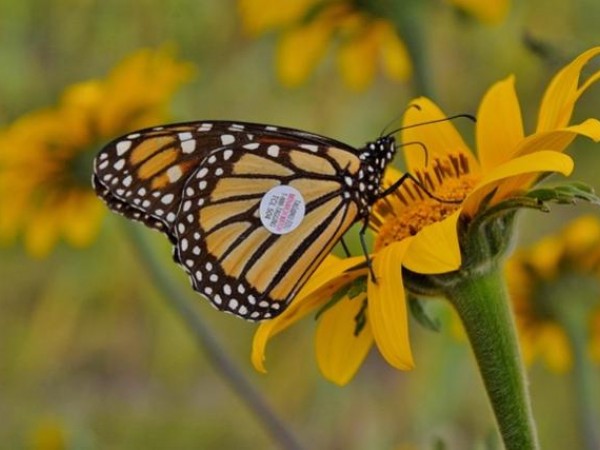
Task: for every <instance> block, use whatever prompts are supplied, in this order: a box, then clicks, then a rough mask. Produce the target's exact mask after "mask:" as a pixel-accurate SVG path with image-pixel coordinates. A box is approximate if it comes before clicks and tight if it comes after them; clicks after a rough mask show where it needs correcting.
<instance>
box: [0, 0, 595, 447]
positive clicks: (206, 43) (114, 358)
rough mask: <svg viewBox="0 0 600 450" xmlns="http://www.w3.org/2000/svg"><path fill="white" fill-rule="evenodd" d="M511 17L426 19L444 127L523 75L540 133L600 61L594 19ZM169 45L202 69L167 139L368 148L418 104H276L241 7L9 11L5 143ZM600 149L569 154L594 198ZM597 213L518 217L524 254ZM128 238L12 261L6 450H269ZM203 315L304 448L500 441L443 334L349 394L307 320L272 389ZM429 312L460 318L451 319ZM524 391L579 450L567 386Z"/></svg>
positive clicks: (433, 9) (240, 346)
mask: <svg viewBox="0 0 600 450" xmlns="http://www.w3.org/2000/svg"><path fill="white" fill-rule="evenodd" d="M273 3H274V4H276V3H277V2H273ZM515 3H517V4H514V5H513V6H512V8H511V11H510V13H509V16H508V17H507V19H506V20H505V21H504V22H503V23H501V24H499V25H495V26H486V25H482V24H480V23H478V22H476V21H473V20H470V19H469V18H467V17H465V16H464V15H461V14H459V13H457V12H456V11H455V10H454V9H453V8H452V7H450V6H449V5H448V4H447V3H445V2H442V1H434V0H432V1H430V2H428V3H427V7H426V14H425V17H426V19H427V23H426V25H425V26H424V27H423V31H424V35H425V37H426V39H427V42H426V44H425V47H426V49H427V52H428V60H429V64H430V70H431V78H432V80H433V84H434V87H435V91H436V92H435V94H436V97H435V99H434V100H435V101H436V102H437V103H438V104H440V105H441V106H442V107H443V108H444V109H445V111H446V112H447V113H448V114H453V113H460V112H470V113H474V112H475V111H476V108H477V105H478V103H479V101H480V98H481V96H482V94H483V93H484V92H485V90H486V89H487V88H488V87H489V86H490V85H491V83H493V82H495V81H497V80H499V79H501V78H504V77H505V76H507V75H508V74H510V73H514V74H516V76H517V90H518V92H519V95H520V98H521V100H522V107H523V110H524V116H525V117H526V118H528V121H529V122H528V125H530V126H531V125H532V124H533V118H534V117H535V114H536V111H537V107H538V104H539V103H538V102H539V99H540V96H541V94H542V92H543V89H544V88H545V86H546V84H547V82H548V80H549V79H550V77H551V76H552V74H554V73H555V72H556V70H557V69H558V68H559V67H561V66H562V65H563V64H564V63H566V62H567V61H569V60H570V59H572V57H574V56H576V55H577V54H579V53H580V52H581V51H583V50H585V49H587V48H589V47H591V46H594V45H597V44H599V43H600V32H599V31H598V23H600V3H599V2H597V1H594V0H579V1H573V2H565V1H558V0H531V1H521V2H515ZM525 36H529V37H533V38H534V39H535V40H536V41H538V42H541V43H544V45H547V46H548V48H550V49H551V51H550V54H549V57H547V58H544V57H540V56H539V55H536V54H534V53H533V52H532V51H531V50H530V49H529V48H528V47H527V46H526V45H525V44H524V41H525ZM164 43H171V44H174V45H175V46H176V48H178V50H179V57H180V58H181V59H183V60H187V61H192V62H193V63H195V64H196V65H197V66H198V68H199V75H198V76H197V77H196V78H195V80H194V81H193V82H191V83H188V84H186V85H184V86H183V88H182V89H181V91H180V92H179V93H178V94H177V96H176V97H175V100H174V103H173V108H172V110H173V119H174V120H181V121H183V120H195V119H208V118H210V119H231V120H245V121H252V122H265V123H274V124H281V125H286V126H291V127H297V128H302V129H306V130H310V131H314V132H317V133H321V134H324V135H327V136H331V137H335V138H337V139H340V140H343V141H345V142H348V143H351V144H355V145H357V146H358V145H361V144H362V143H364V142H365V141H367V140H369V139H372V138H373V137H375V136H376V135H378V134H379V133H380V131H381V130H382V128H383V127H384V126H385V125H386V124H387V123H388V122H390V120H392V119H394V118H395V117H398V116H399V115H400V114H401V113H402V111H403V110H404V108H405V106H406V104H407V102H408V101H409V100H410V98H411V97H412V95H413V94H412V93H411V90H410V88H409V85H408V84H397V83H394V82H391V81H388V80H385V79H383V78H382V77H380V78H378V79H376V81H375V83H374V84H373V85H372V86H370V87H369V88H368V89H367V90H366V91H364V92H360V93H356V92H352V91H349V90H348V89H347V88H345V87H344V85H343V84H342V82H341V80H340V77H339V75H338V74H337V72H336V70H335V67H334V62H333V60H332V58H328V59H326V61H325V62H324V63H323V64H321V65H320V66H319V67H318V69H317V71H316V73H314V74H313V76H312V77H311V79H310V80H309V82H307V83H306V84H305V85H304V86H302V87H300V88H297V89H287V88H284V87H282V86H281V85H280V84H279V83H278V81H277V78H276V76H275V70H274V52H275V47H276V39H275V37H274V36H267V37H263V38H260V39H251V38H249V37H247V36H245V35H244V33H243V32H242V30H241V24H240V19H239V17H238V14H237V10H236V4H235V2H233V1H231V0H223V1H191V0H163V1H161V2H156V1H150V0H140V1H137V2H123V1H120V0H104V1H95V0H26V1H20V0H2V2H1V3H0V67H1V69H0V125H7V124H9V123H11V122H12V121H13V120H15V119H16V118H18V117H19V116H20V115H22V114H24V113H27V112H28V111H31V110H33V109H37V108H40V107H44V106H48V105H53V104H55V103H56V101H57V99H58V98H59V96H60V93H61V91H62V90H63V89H64V88H65V87H66V86H68V85H70V84H72V83H75V82H78V81H82V80H86V79H91V78H100V77H103V76H104V75H105V74H106V73H107V72H108V71H109V70H110V68H112V67H113V66H114V65H115V64H117V63H118V62H119V61H120V60H122V59H123V58H124V57H125V56H127V55H129V54H130V53H132V52H134V51H135V50H137V49H139V48H141V47H158V46H160V45H161V44H164ZM599 100H600V89H599V88H598V87H597V86H596V87H595V88H592V89H591V90H590V91H589V92H587V93H586V94H585V95H584V97H583V98H582V100H581V102H580V103H579V104H578V106H577V109H576V115H575V119H577V118H581V117H598V116H599V112H600V108H599V106H598V105H599V104H600V103H599ZM465 129H467V130H468V126H467V127H466V128H465ZM530 129H531V128H530ZM599 150H600V148H598V146H595V147H594V146H593V145H591V144H590V143H589V142H584V141H583V140H582V141H578V142H577V143H576V144H575V146H574V150H573V152H572V153H571V154H573V155H574V156H575V158H576V163H577V169H576V173H575V175H574V177H573V178H574V179H578V180H581V181H585V182H587V183H589V184H591V185H593V186H595V187H596V189H598V188H600V182H599V181H598V176H597V173H598V170H600V162H599V161H600V159H599V158H598V154H597V152H598V151H599ZM0 151H2V149H0ZM591 210H592V209H591V207H587V206H584V205H581V206H578V207H576V208H566V207H563V208H560V207H555V208H554V210H553V212H552V213H551V214H549V215H545V216H540V214H539V213H535V214H534V213H531V214H529V213H528V214H523V215H522V216H521V220H520V223H519V231H520V239H521V241H522V242H530V241H531V240H533V239H534V238H536V237H537V236H541V235H543V234H544V233H547V232H549V231H552V230H556V229H558V228H560V226H561V225H562V224H563V223H565V222H566V221H567V220H568V218H569V217H572V216H576V215H579V214H582V213H584V212H588V211H591ZM123 220H124V219H122V218H120V217H117V216H115V215H110V216H108V215H107V217H106V219H105V221H104V225H103V228H102V232H101V235H100V237H99V238H98V239H97V240H96V242H95V243H94V244H93V245H92V246H91V247H90V248H87V249H85V250H76V249H73V248H70V247H67V246H65V245H61V246H59V247H58V248H57V249H56V250H55V251H54V252H53V253H52V254H51V255H50V256H49V257H47V258H45V259H42V260H36V259H32V258H30V257H29V256H28V255H27V254H25V252H24V251H23V250H22V248H21V246H20V245H19V244H18V243H17V244H14V245H11V246H8V247H4V248H1V249H0V448H7V449H19V448H40V449H41V448H46V449H53V448H57V449H58V448H61V447H60V446H57V445H58V444H60V441H61V438H60V436H61V435H62V436H65V439H66V444H67V446H66V447H65V448H70V449H142V448H144V449H146V448H152V449H153V448H169V449H188V448H209V449H212V448H235V449H257V448H274V447H275V444H273V442H272V441H271V439H270V438H269V436H268V435H267V434H266V433H265V431H264V429H263V428H262V427H261V425H260V423H259V422H258V421H257V419H256V418H255V417H254V416H253V414H252V412H251V411H249V410H248V409H247V408H246V407H245V405H244V404H243V403H242V402H241V401H240V400H239V399H238V398H236V397H235V395H234V394H233V393H232V392H231V390H229V388H228V386H227V385H226V384H224V382H223V380H221V379H220V378H219V377H218V375H217V374H216V372H215V371H214V370H213V368H212V367H211V366H210V365H209V363H208V362H207V360H206V359H205V357H204V355H203V353H202V352H201V351H199V350H198V349H197V347H196V345H195V343H194V341H193V339H192V338H191V337H190V335H189V333H188V332H187V329H185V328H184V326H183V325H182V323H181V320H180V319H179V318H178V317H177V316H176V315H175V314H174V313H173V312H172V311H171V310H170V309H169V308H168V307H167V306H166V305H165V303H164V301H163V299H161V298H160V296H159V294H157V292H156V291H155V289H154V287H153V285H152V282H151V280H149V278H148V276H147V274H146V273H145V271H144V270H143V268H142V267H141V265H140V263H139V261H137V260H136V256H135V255H134V254H133V252H132V248H131V246H130V245H129V244H128V242H127V240H126V238H125V237H124V235H123V233H121V230H120V227H121V225H122V223H121V222H122V221H123ZM147 233H148V234H149V235H150V236H151V238H152V239H153V240H155V241H156V247H157V248H156V251H157V252H159V253H161V254H163V255H164V260H165V265H164V267H165V270H168V271H171V272H172V275H173V277H175V278H176V279H177V280H179V282H180V283H181V284H182V285H183V286H185V287H186V288H187V286H188V281H187V279H186V276H185V275H184V273H183V272H182V271H181V270H180V269H178V268H177V267H175V266H174V265H173V264H171V263H170V258H171V257H170V249H169V245H168V243H167V242H163V241H165V240H164V239H163V238H162V237H159V236H158V234H156V233H153V232H152V231H149V230H148V231H147ZM190 295H193V294H192V293H191V290H190ZM197 308H198V311H199V312H200V314H201V315H202V316H203V317H204V318H205V319H206V320H207V321H208V322H210V324H211V326H212V327H213V328H214V330H216V333H217V335H218V336H219V337H220V339H222V341H223V342H224V345H225V347H226V348H227V351H228V352H229V353H230V355H231V356H232V357H233V358H234V360H236V361H237V362H239V365H240V366H241V367H242V369H243V371H244V373H245V374H246V375H247V376H248V377H249V378H250V379H251V380H252V381H253V382H254V383H256V385H257V386H258V388H259V389H260V390H261V391H262V392H263V393H264V395H265V397H266V398H267V399H268V401H269V402H270V403H271V404H272V405H273V407H274V409H275V410H276V411H277V412H278V413H279V414H280V416H281V417H282V418H283V419H284V420H286V421H287V422H288V423H289V425H290V428H292V429H293V430H294V431H295V432H296V433H297V435H298V436H299V437H300V439H301V440H302V441H303V442H304V443H305V444H306V446H307V447H308V448H327V449H338V448H339V449H342V448H344V449H349V448H351V449H366V448H369V449H409V448H417V449H422V448H431V446H432V443H433V442H435V439H437V438H442V439H444V440H445V441H447V443H448V448H449V449H471V448H482V447H477V446H478V445H482V442H483V441H484V439H485V438H486V437H487V436H488V435H489V434H490V433H493V430H494V427H493V419H492V416H491V413H490V411H489V407H488V406H487V404H486V401H485V394H484V392H483V389H482V386H481V382H480V380H479V378H478V375H477V373H476V371H475V367H474V361H473V359H472V357H471V355H470V353H469V349H468V348H467V347H466V345H465V344H464V343H462V342H460V341H457V339H456V338H455V337H454V334H453V333H452V331H451V329H450V327H449V325H448V321H445V323H446V326H445V327H444V328H443V330H442V331H441V332H440V333H438V334H435V333H432V332H430V331H427V330H423V329H422V328H421V327H419V326H418V325H417V324H416V323H414V322H413V323H412V328H411V334H412V337H413V345H414V347H413V351H414V355H415V358H416V363H417V368H416V369H415V370H414V371H412V372H408V373H401V372H397V371H394V370H393V369H391V368H390V367H388V366H387V365H386V364H385V363H384V362H383V361H382V359H381V358H380V357H379V355H377V354H376V352H373V354H372V355H371V356H370V358H369V360H368V361H367V364H366V365H365V366H364V367H363V368H362V369H361V370H360V371H359V373H358V375H357V376H356V378H355V379H354V380H353V381H352V382H351V383H350V384H349V385H348V386H346V387H344V388H340V387H337V386H335V385H333V384H331V383H329V382H327V381H325V380H324V379H322V378H321V377H320V375H319V373H318V370H317V368H316V364H315V361H314V356H313V330H314V323H313V321H312V320H310V319H309V320H305V321H304V322H303V323H302V324H301V325H300V326H298V327H296V328H294V329H293V330H291V331H289V332H286V333H285V334H284V335H282V336H280V337H278V338H277V339H276V340H275V341H274V342H273V343H272V344H271V345H270V347H269V351H268V355H267V368H268V369H269V373H268V374H267V375H266V376H263V375H259V374H257V373H255V372H254V369H253V368H252V366H251V364H250V360H249V351H250V344H251V339H252V334H253V330H254V328H255V325H253V324H249V323H244V322H243V321H241V320H239V319H236V318H234V317H231V316H226V315H222V314H219V313H218V312H217V311H215V310H214V309H213V308H212V307H210V305H209V304H208V302H206V301H204V300H202V299H200V298H199V297H198V301H197ZM432 308H433V310H434V315H439V316H440V317H442V318H447V317H448V313H447V311H446V309H445V307H444V306H443V305H440V304H436V305H432ZM530 373H531V389H532V395H533V406H534V410H535V414H536V419H537V423H538V425H539V431H540V435H541V439H542V444H543V448H545V449H550V450H553V449H570V448H573V449H574V448H578V445H579V444H578V441H577V436H576V430H575V428H576V427H575V420H576V419H575V417H574V414H573V408H572V399H571V397H570V393H569V377H568V374H567V375H557V374H553V373H549V372H548V371H547V370H546V369H544V368H543V367H539V366H534V367H533V368H531V370H530ZM53 445H54V446H53Z"/></svg>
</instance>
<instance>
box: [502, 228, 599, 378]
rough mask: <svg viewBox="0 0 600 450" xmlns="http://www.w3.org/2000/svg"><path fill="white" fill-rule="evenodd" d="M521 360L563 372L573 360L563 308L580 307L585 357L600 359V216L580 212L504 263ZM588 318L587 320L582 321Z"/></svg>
mask: <svg viewBox="0 0 600 450" xmlns="http://www.w3.org/2000/svg"><path fill="white" fill-rule="evenodd" d="M506 273H507V280H508V285H509V289H510V292H511V296H512V299H513V304H514V310H515V315H516V319H517V325H518V327H519V335H520V338H521V343H522V346H521V348H522V350H523V355H524V357H525V360H526V361H527V362H529V363H531V362H533V361H534V360H535V359H536V358H539V359H541V360H543V361H544V362H545V363H546V365H547V366H548V367H549V368H550V369H553V370H555V371H558V372H564V371H565V370H567V369H569V368H570V366H571V363H572V352H571V345H570V344H569V338H568V335H567V333H566V332H565V327H564V322H563V320H564V310H563V308H569V309H571V310H572V311H576V310H577V309H578V308H583V311H584V314H582V316H581V318H582V319H584V320H583V321H582V322H583V323H580V324H578V325H579V326H581V327H585V328H586V329H587V330H588V333H589V337H590V340H589V341H590V356H591V357H592V358H593V359H595V360H596V361H597V362H600V355H599V354H598V353H597V349H598V348H599V346H600V218H598V217H596V216H584V217H581V218H579V219H577V220H574V221H573V222H571V223H570V224H569V225H568V226H567V227H565V228H564V229H563V230H562V231H561V232H560V233H558V234H556V235H553V236H548V237H546V238H544V239H542V240H540V241H539V242H537V243H536V244H534V245H532V246H530V247H528V248H522V249H519V250H518V251H517V252H516V253H515V254H514V256H513V257H512V258H511V259H509V261H508V262H507V265H506ZM586 321H587V323H586Z"/></svg>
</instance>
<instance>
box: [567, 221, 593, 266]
mask: <svg viewBox="0 0 600 450" xmlns="http://www.w3.org/2000/svg"><path fill="white" fill-rule="evenodd" d="M562 240H563V241H564V243H565V251H566V252H567V253H568V254H569V256H570V257H571V258H572V259H575V258H578V257H582V256H585V254H586V253H588V252H590V250H592V249H593V248H595V247H598V246H599V245H600V221H599V219H598V217H597V216H592V215H588V216H582V217H579V218H577V219H576V220H574V221H573V222H571V223H570V224H569V226H568V227H566V228H565V229H564V230H563V232H562Z"/></svg>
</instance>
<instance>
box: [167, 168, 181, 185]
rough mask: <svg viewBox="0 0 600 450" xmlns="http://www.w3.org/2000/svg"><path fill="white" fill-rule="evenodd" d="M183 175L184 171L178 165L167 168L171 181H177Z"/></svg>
mask: <svg viewBox="0 0 600 450" xmlns="http://www.w3.org/2000/svg"><path fill="white" fill-rule="evenodd" d="M181 175H183V172H182V171H181V167H179V166H178V165H177V166H172V167H169V168H168V169H167V177H169V181H170V182H171V183H175V182H176V181H177V180H179V179H180V178H181Z"/></svg>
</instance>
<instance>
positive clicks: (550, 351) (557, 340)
mask: <svg viewBox="0 0 600 450" xmlns="http://www.w3.org/2000/svg"><path fill="white" fill-rule="evenodd" d="M537 348H538V353H539V354H540V356H541V357H542V359H543V360H544V361H545V362H546V364H547V366H548V368H549V369H551V370H553V371H555V372H558V373H565V372H566V371H568V370H569V369H570V368H571V365H572V355H571V350H570V346H569V343H568V340H567V337H566V336H565V334H564V332H563V331H562V329H561V328H559V326H558V325H554V324H546V325H545V326H543V327H542V329H541V330H540V333H539V336H538V342H537Z"/></svg>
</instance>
